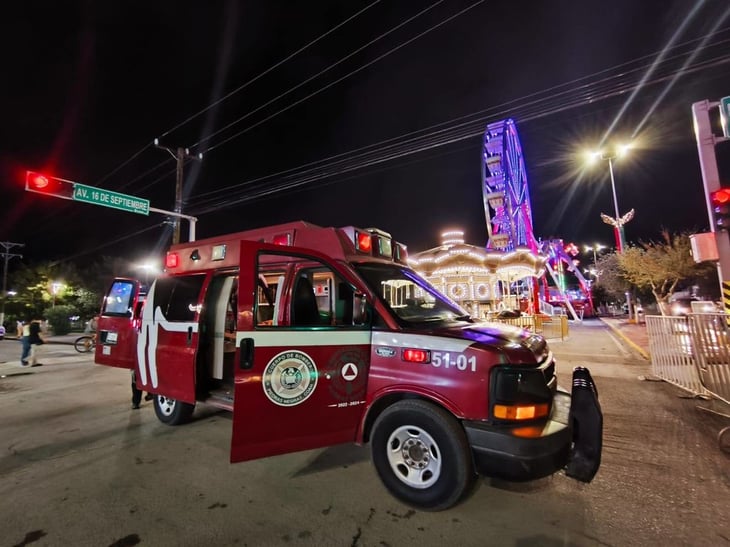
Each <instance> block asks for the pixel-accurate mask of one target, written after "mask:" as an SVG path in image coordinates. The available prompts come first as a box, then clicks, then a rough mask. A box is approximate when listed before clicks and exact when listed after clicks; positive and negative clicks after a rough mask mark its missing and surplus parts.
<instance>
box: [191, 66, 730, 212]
mask: <svg viewBox="0 0 730 547" xmlns="http://www.w3.org/2000/svg"><path fill="white" fill-rule="evenodd" d="M727 63H730V56H725V57H721V58H717V59H714V60H710V61H707V62H705V63H702V64H699V65H697V66H695V67H693V68H685V69H684V74H691V73H694V72H697V71H700V70H705V69H707V68H715V67H717V66H721V65H723V64H727ZM674 75H675V73H671V74H668V75H666V76H663V77H658V78H654V79H653V80H651V81H649V82H643V84H642V83H638V84H633V85H631V84H622V85H620V86H616V87H614V88H613V89H611V88H609V89H608V90H607V91H605V92H603V93H602V94H601V95H593V96H591V97H589V98H585V97H584V98H579V99H574V100H570V101H568V102H565V103H562V104H558V105H556V106H553V107H551V108H549V109H542V110H539V109H537V107H535V108H533V109H532V110H525V112H524V113H522V114H519V115H517V116H516V117H519V118H520V120H521V121H522V122H523V123H524V122H528V121H531V120H535V119H538V118H542V117H545V116H549V115H552V114H555V113H558V112H562V111H565V110H569V109H572V108H576V107H578V106H583V105H585V104H589V103H591V102H594V101H600V100H605V99H608V98H611V97H614V96H617V95H621V94H623V93H626V92H627V91H631V90H632V89H633V88H634V87H635V86H637V85H653V84H656V83H660V82H663V81H667V80H669V79H671V78H672V77H673V76H674ZM485 122H486V119H479V120H475V121H472V122H469V125H468V126H467V127H465V128H463V129H461V130H459V131H458V132H452V133H451V134H447V135H444V136H442V137H441V138H435V139H434V138H431V140H424V139H422V140H421V142H416V143H415V144H413V143H412V144H411V145H409V146H407V147H404V148H403V149H401V150H393V151H392V152H391V153H389V154H386V153H384V152H382V151H375V152H373V153H371V154H374V155H373V156H372V157H369V158H366V159H364V160H363V161H361V162H359V163H352V164H350V165H344V166H339V167H336V168H335V169H334V170H333V171H329V172H324V173H318V174H313V175H308V176H303V177H300V178H299V179H296V178H294V179H293V180H290V181H282V182H279V183H277V184H273V185H271V186H268V187H267V186H262V187H260V188H259V189H258V190H257V189H254V192H253V193H251V194H250V195H246V196H242V197H239V198H233V199H232V198H231V197H230V195H228V196H227V197H226V198H225V199H224V200H217V201H216V200H213V199H211V200H210V201H209V202H208V204H207V206H206V204H205V203H202V204H196V205H197V206H198V207H199V209H195V208H193V209H194V211H195V213H194V214H196V215H202V214H206V213H209V212H212V211H217V210H222V209H226V208H229V207H232V206H234V205H238V204H240V203H244V202H248V201H253V200H255V199H258V198H259V197H261V196H267V195H270V194H272V193H276V192H281V191H284V190H290V189H292V188H296V187H299V186H303V185H305V184H308V183H310V182H316V181H318V180H322V179H324V178H328V177H331V176H335V175H338V174H342V173H346V172H349V171H353V170H356V169H360V168H363V167H368V166H371V165H375V164H378V163H382V162H386V161H391V160H393V159H398V158H400V157H404V156H407V155H410V154H414V153H417V152H422V151H425V150H429V149H431V148H435V147H439V146H445V145H447V144H452V143H455V142H459V141H461V140H464V139H468V138H472V137H476V136H480V135H481V134H482V133H483V131H484V123H485ZM476 124H478V125H476ZM472 126H474V127H472ZM378 154H379V155H378Z"/></svg>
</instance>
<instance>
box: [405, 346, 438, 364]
mask: <svg viewBox="0 0 730 547" xmlns="http://www.w3.org/2000/svg"><path fill="white" fill-rule="evenodd" d="M403 360H404V361H408V362H409V363H430V362H431V352H430V351H428V350H426V349H404V350H403Z"/></svg>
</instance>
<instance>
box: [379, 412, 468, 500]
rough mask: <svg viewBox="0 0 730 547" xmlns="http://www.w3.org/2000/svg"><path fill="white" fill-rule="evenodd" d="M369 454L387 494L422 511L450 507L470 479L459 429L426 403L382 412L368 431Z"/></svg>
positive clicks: (463, 437)
mask: <svg viewBox="0 0 730 547" xmlns="http://www.w3.org/2000/svg"><path fill="white" fill-rule="evenodd" d="M371 453H372V459H373V464H374V465H375V469H376V471H377V472H378V475H379V476H380V480H381V481H382V482H383V484H384V485H385V487H386V488H387V489H388V491H390V493H391V494H392V495H393V496H395V497H396V498H398V499H399V500H400V501H402V502H404V503H406V504H408V505H411V506H412V507H415V508H417V509H420V510H423V511H443V510H444V509H448V508H449V507H452V506H454V505H456V504H457V503H458V502H459V501H460V500H462V499H463V498H464V497H465V496H466V495H467V494H468V493H469V491H470V490H471V487H472V486H473V484H474V480H475V479H476V474H475V472H474V463H473V460H472V454H471V449H470V448H469V444H468V442H467V439H466V434H465V433H464V430H463V428H462V427H461V425H460V424H459V423H458V422H457V421H456V419H455V418H454V417H453V416H452V415H451V414H449V413H448V412H446V411H445V410H443V409H442V408H440V407H437V406H436V405H433V404H431V403H428V402H426V401H420V400H415V399H413V400H404V401H399V402H397V403H395V404H393V405H392V406H390V407H389V408H387V409H386V410H385V411H383V413H382V414H381V415H380V416H379V417H378V419H377V420H376V422H375V425H374V426H373V434H372V436H371Z"/></svg>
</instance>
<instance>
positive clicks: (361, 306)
mask: <svg viewBox="0 0 730 547" xmlns="http://www.w3.org/2000/svg"><path fill="white" fill-rule="evenodd" d="M367 322H368V301H367V298H365V295H364V294H363V293H361V292H356V293H354V294H353V295H352V324H353V325H364V324H366V323H367Z"/></svg>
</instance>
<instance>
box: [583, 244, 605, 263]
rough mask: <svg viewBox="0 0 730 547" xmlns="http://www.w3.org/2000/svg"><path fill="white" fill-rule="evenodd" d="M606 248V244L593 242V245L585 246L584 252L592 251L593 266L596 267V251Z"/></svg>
mask: <svg viewBox="0 0 730 547" xmlns="http://www.w3.org/2000/svg"><path fill="white" fill-rule="evenodd" d="M606 248H608V247H607V246H606V245H601V244H600V243H594V244H593V245H586V246H585V252H587V253H589V252H591V251H593V268H595V267H596V253H599V252H601V251H602V250H603V249H606Z"/></svg>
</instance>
